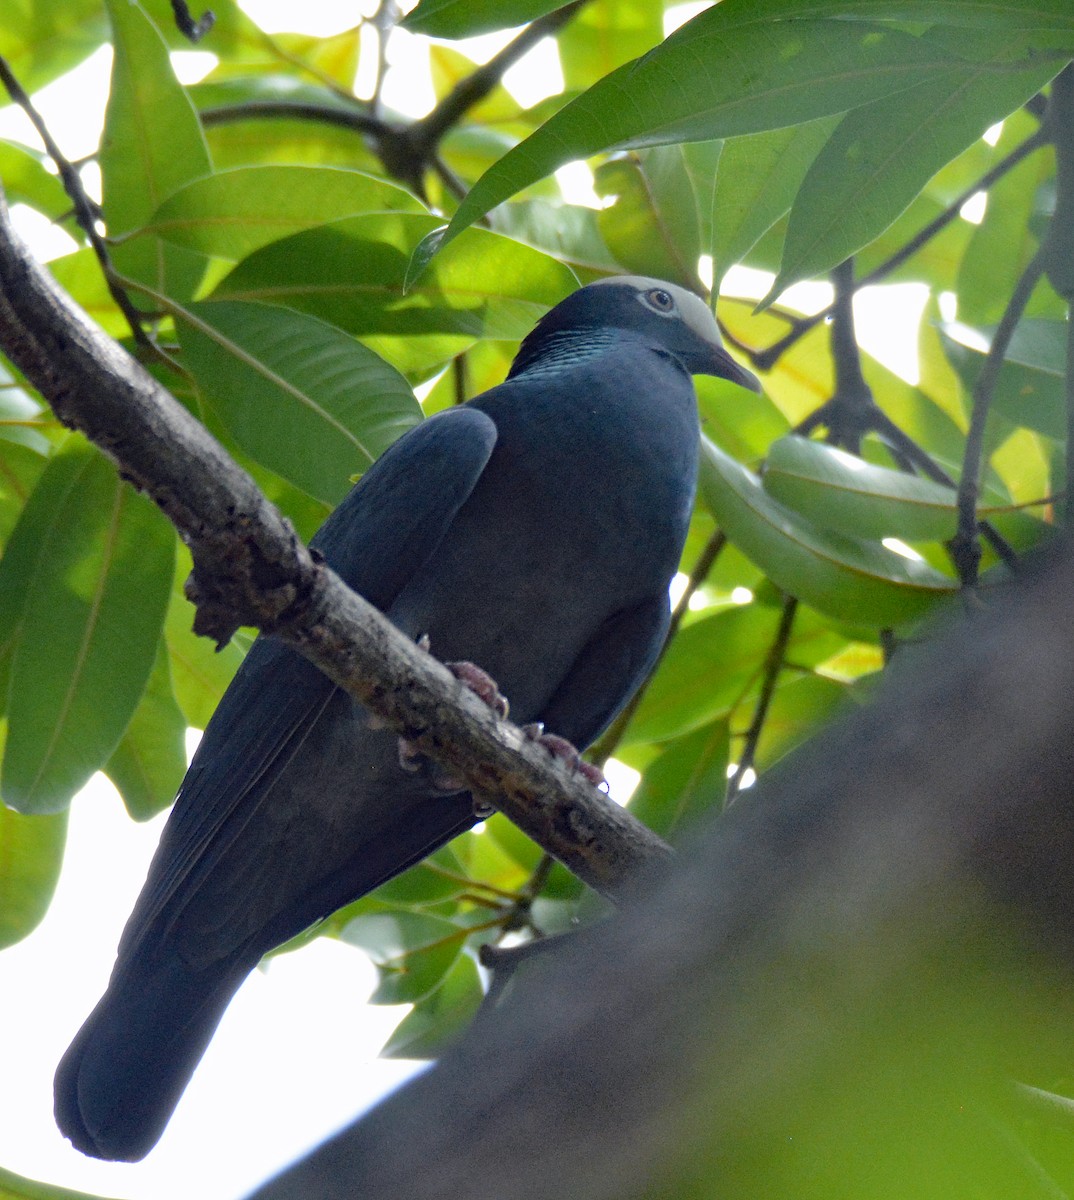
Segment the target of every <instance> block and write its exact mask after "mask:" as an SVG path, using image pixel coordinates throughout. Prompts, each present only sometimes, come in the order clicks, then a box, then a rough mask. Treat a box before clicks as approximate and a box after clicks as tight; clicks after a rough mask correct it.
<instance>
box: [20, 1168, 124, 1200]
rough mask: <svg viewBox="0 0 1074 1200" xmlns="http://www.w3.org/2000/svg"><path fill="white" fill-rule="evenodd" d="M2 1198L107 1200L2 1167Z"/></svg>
mask: <svg viewBox="0 0 1074 1200" xmlns="http://www.w3.org/2000/svg"><path fill="white" fill-rule="evenodd" d="M0 1200H105V1197H103V1196H97V1195H92V1196H91V1195H90V1194H89V1193H88V1192H73V1191H71V1189H70V1188H64V1187H59V1186H58V1185H56V1184H54V1183H39V1182H38V1181H37V1180H36V1179H26V1178H24V1177H23V1176H22V1175H16V1174H15V1173H14V1171H5V1170H4V1169H3V1168H2V1167H0Z"/></svg>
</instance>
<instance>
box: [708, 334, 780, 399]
mask: <svg viewBox="0 0 1074 1200" xmlns="http://www.w3.org/2000/svg"><path fill="white" fill-rule="evenodd" d="M709 348H710V349H709V353H708V354H707V355H705V362H704V365H703V366H702V365H697V366H695V367H693V368H692V369H693V371H694V374H695V375H715V376H716V378H717V379H730V380H731V382H732V383H737V384H738V386H739V387H744V388H749V390H750V391H751V392H757V393H758V394H760V393H761V392H762V391H763V389H762V387H761V381H760V380H759V379H758V378H757V376H756V375H754V373H753V372H752V371H747V370H746V368H745V367H740V366H739V365H738V363H737V362H735V360H734V359H733V358H732V357H731V355H730V354H728V353H727V351H726V350H725V349H724V347H723V346H722V345H720V344H718V343H716V342H710V343H709Z"/></svg>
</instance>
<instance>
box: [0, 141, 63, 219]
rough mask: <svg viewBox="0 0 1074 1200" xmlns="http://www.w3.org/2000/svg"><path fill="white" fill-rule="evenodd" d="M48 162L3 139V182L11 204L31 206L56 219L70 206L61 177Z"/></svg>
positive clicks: (0, 143)
mask: <svg viewBox="0 0 1074 1200" xmlns="http://www.w3.org/2000/svg"><path fill="white" fill-rule="evenodd" d="M47 161H48V159H47V157H46V156H45V155H44V154H38V153H37V152H36V151H34V150H31V149H30V147H29V146H21V145H19V144H18V143H17V142H8V141H5V140H3V139H2V138H0V179H2V180H3V181H4V195H5V196H6V197H7V202H8V204H32V205H33V207H34V208H36V209H38V211H40V212H43V213H46V214H47V215H48V216H50V217H53V218H57V217H59V216H60V215H61V214H63V213H65V212H66V211H67V210H68V209H69V208H70V207H71V202H70V200H69V199H68V198H67V193H66V192H65V191H64V190H63V184H62V183H60V179H59V176H58V175H53V174H52V173H51V172H50V171H48V170H47V169H46V167H45V163H46V162H47Z"/></svg>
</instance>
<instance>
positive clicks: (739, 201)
mask: <svg viewBox="0 0 1074 1200" xmlns="http://www.w3.org/2000/svg"><path fill="white" fill-rule="evenodd" d="M836 121H837V119H836V118H835V117H821V118H820V119H819V120H816V121H807V122H805V123H804V124H802V125H790V126H788V127H787V128H785V129H772V130H768V131H766V132H764V133H753V134H748V135H747V136H745V137H737V138H728V139H727V141H726V142H725V143H724V149H723V154H722V156H721V158H720V168H719V170H718V171H717V173H716V187H715V190H714V191H713V194H712V243H711V245H710V247H709V253H710V254H711V255H712V263H713V288H714V290H718V287H719V281H720V280H721V279H722V278H723V276H724V275H725V274H726V273H727V270H728V269H729V268H730V267H732V266H734V265H735V263H737V262H740V261H741V260H742V259H743V258H744V257H745V255H746V254H748V253H749V252H750V250H752V249H753V247H754V246H755V245H756V244H757V242H758V240H759V239H760V238H761V236H762V235H763V234H765V233H767V232H768V230H769V229H771V227H772V226H773V225H774V224H775V223H776V222H777V221H778V220H779V219H780V217H782V216H783V215H784V214H785V213H787V212H789V211H790V207H791V204H792V203H793V201H794V198H795V196H796V195H797V194H798V189H799V187H800V186H801V183H802V179H803V177H804V176H805V173H806V171H807V170H808V168H809V166H810V164H811V163H812V162H813V159H814V158H816V156H817V154H818V152H819V151H820V148H821V147H822V146H823V145H824V143H825V142H826V141H827V140H828V137H829V135H830V134H831V132H832V130H833V129H834V128H835V126H836Z"/></svg>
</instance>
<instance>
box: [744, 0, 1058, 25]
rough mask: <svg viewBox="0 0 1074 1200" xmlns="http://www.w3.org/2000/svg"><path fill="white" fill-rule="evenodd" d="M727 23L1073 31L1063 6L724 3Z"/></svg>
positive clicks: (1043, 0)
mask: <svg viewBox="0 0 1074 1200" xmlns="http://www.w3.org/2000/svg"><path fill="white" fill-rule="evenodd" d="M722 7H724V8H726V9H727V13H726V17H727V19H728V20H734V21H745V20H753V21H758V22H765V21H773V20H777V19H784V20H786V19H795V20H797V19H800V18H802V17H823V16H833V17H854V18H858V19H861V18H865V17H868V18H872V19H873V20H877V21H883V20H889V21H898V22H903V23H909V22H911V21H913V22H925V23H928V24H930V25H931V24H934V23H935V22H937V21H944V22H946V23H947V24H950V25H964V26H970V27H973V28H988V29H1009V30H1016V31H1018V32H1022V31H1023V30H1026V29H1038V30H1044V29H1060V30H1074V14H1072V13H1071V10H1070V6H1069V5H1068V4H1067V0H723V4H722Z"/></svg>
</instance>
